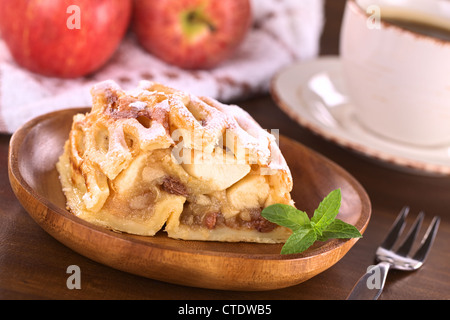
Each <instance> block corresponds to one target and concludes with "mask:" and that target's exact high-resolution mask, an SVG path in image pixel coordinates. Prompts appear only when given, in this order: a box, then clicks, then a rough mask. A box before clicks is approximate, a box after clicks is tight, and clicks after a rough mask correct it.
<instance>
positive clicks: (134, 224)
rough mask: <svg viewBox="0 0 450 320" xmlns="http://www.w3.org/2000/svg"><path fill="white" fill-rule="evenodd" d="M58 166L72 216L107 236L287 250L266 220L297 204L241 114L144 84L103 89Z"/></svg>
mask: <svg viewBox="0 0 450 320" xmlns="http://www.w3.org/2000/svg"><path fill="white" fill-rule="evenodd" d="M91 94H92V100H93V105H92V109H91V112H89V113H88V114H86V115H76V116H75V117H74V121H73V125H72V129H71V131H70V136H69V139H68V140H67V142H66V144H65V149H64V153H63V154H62V155H61V158H60V161H59V162H58V164H57V169H58V172H59V174H60V178H61V183H62V185H63V191H64V193H65V195H66V198H67V206H68V208H69V210H70V211H71V212H72V213H73V214H75V215H77V216H79V217H81V218H82V219H85V220H87V221H90V222H92V223H95V224H99V225H103V226H105V227H107V228H109V229H113V230H118V231H121V232H128V233H134V234H139V235H147V236H152V235H154V234H155V233H156V232H158V231H160V230H162V229H163V227H164V225H165V228H164V230H165V231H166V232H167V234H168V236H169V237H173V238H179V239H186V240H214V241H252V242H266V243H274V242H283V241H285V240H286V239H287V237H288V236H289V235H290V230H288V229H286V228H283V227H279V226H276V225H274V224H272V223H270V222H268V221H267V220H265V219H264V218H262V217H261V215H260V212H261V210H262V209H263V208H264V207H266V206H268V205H270V204H274V203H284V204H291V205H293V202H292V200H291V197H290V191H291V190H292V177H291V174H290V171H289V168H288V166H287V164H286V162H285V160H284V158H283V156H282V154H281V152H280V149H279V148H278V145H277V143H276V139H275V137H274V136H273V135H271V134H270V133H268V132H267V131H265V130H263V129H262V128H261V127H260V126H259V124H258V123H257V122H256V121H255V120H254V119H253V118H252V117H251V116H250V115H249V114H248V113H247V112H245V111H244V110H242V109H241V108H239V107H238V106H235V105H225V104H222V103H220V102H218V101H216V100H214V99H211V98H208V97H197V96H195V95H192V94H190V93H186V92H182V91H179V90H176V89H174V88H170V87H167V86H164V85H162V84H160V83H154V82H149V81H143V82H141V83H140V84H139V86H138V87H137V88H136V89H133V90H128V91H124V90H122V89H121V88H120V87H119V86H118V85H117V84H116V83H115V82H113V81H105V82H101V83H98V84H96V85H95V86H94V87H93V88H92V90H91Z"/></svg>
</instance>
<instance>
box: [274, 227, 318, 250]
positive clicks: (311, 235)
mask: <svg viewBox="0 0 450 320" xmlns="http://www.w3.org/2000/svg"><path fill="white" fill-rule="evenodd" d="M316 240H317V235H316V232H315V231H314V229H313V228H312V227H311V225H306V226H302V227H300V228H298V229H297V230H295V231H294V233H293V234H291V236H290V237H289V238H288V239H287V241H286V243H285V244H284V246H283V248H282V249H281V254H293V253H300V252H303V251H305V250H306V249H308V248H309V247H310V246H312V244H313V243H314V242H315V241H316Z"/></svg>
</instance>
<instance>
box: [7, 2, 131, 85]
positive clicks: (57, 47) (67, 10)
mask: <svg viewBox="0 0 450 320" xmlns="http://www.w3.org/2000/svg"><path fill="white" fill-rule="evenodd" d="M131 11H132V0H14V1H11V0H0V34H1V36H2V38H3V39H4V41H5V43H6V44H7V46H8V48H9V50H10V51H11V55H12V56H13V58H14V59H15V61H16V62H17V63H18V64H19V65H21V66H22V67H24V68H26V69H28V70H30V71H33V72H36V73H39V74H43V75H46V76H56V77H62V78H74V77H79V76H83V75H87V74H89V73H92V72H94V71H96V70H97V69H98V68H100V67H101V66H102V65H103V64H104V63H105V62H106V61H107V60H108V59H109V58H110V57H111V56H112V54H113V53H114V51H115V50H116V49H117V47H118V45H119V43H120V41H121V39H122V38H123V36H124V34H125V32H126V30H127V27H128V25H129V21H130V16H131Z"/></svg>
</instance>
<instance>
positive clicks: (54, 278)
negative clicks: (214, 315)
mask: <svg viewBox="0 0 450 320" xmlns="http://www.w3.org/2000/svg"><path fill="white" fill-rule="evenodd" d="M343 6H344V0H328V2H327V5H326V17H327V22H326V27H325V31H324V35H323V38H322V41H321V44H322V49H321V53H322V54H324V55H329V54H338V39H339V31H340V23H341V19H342V12H343ZM239 104H240V105H241V106H242V107H243V108H245V109H246V110H247V111H249V112H250V114H252V115H253V116H254V117H255V118H256V120H257V121H259V122H260V123H261V125H262V126H263V127H265V128H268V129H272V128H281V133H282V134H284V135H286V136H289V137H292V138H294V139H296V140H297V141H300V142H301V143H303V144H305V145H307V146H308V147H310V148H312V149H314V150H316V151H318V152H319V153H322V154H323V155H325V156H326V157H328V158H330V159H332V160H333V161H335V162H336V163H338V164H339V165H340V166H342V167H343V168H345V169H346V170H347V171H349V172H350V173H351V174H352V175H353V176H354V177H355V178H356V179H358V180H359V181H360V183H361V184H362V185H363V187H364V188H365V189H366V191H367V193H368V194H369V196H370V198H371V201H372V206H373V212H372V219H371V221H370V223H369V226H368V228H367V230H366V233H365V234H364V238H363V239H361V240H359V241H358V242H357V244H356V245H355V246H354V247H353V248H352V249H351V250H350V252H349V253H348V254H347V255H346V256H345V257H344V258H343V259H342V260H340V261H339V262H338V263H337V264H336V265H334V266H333V267H331V268H330V269H328V270H326V271H325V272H323V273H321V274H319V275H318V276H316V277H314V278H312V279H310V280H308V281H306V282H304V283H302V284H300V285H297V286H294V287H290V288H286V289H281V290H275V291H268V292H230V291H214V290H206V289H198V288H190V287H183V286H178V285H172V284H167V283H162V282H158V281H154V280H150V279H146V278H142V277H138V276H134V275H131V274H127V273H124V272H121V271H117V270H114V269H112V268H109V267H107V266H104V265H101V264H98V263H96V262H94V261H91V260H89V259H87V258H85V257H83V256H81V255H79V254H77V253H75V252H73V251H72V250H70V249H69V248H67V247H65V246H64V245H62V244H61V243H59V242H58V241H56V240H54V239H53V238H52V237H50V236H49V235H48V234H47V233H45V232H44V231H43V230H42V229H41V228H40V227H39V226H38V225H37V224H36V223H35V222H34V221H33V220H32V219H31V218H30V217H29V215H28V214H27V212H26V211H25V210H24V209H23V208H22V206H21V205H20V203H19V202H18V201H17V199H16V197H15V196H14V194H13V192H12V190H11V187H10V185H9V180H8V174H7V156H8V144H9V140H10V136H8V135H0V299H238V300H247V299H270V300H276V299H283V300H291V299H327V300H329V299H337V300H338V299H345V297H346V296H347V294H348V293H349V292H350V290H351V289H352V287H353V285H354V284H355V282H356V281H357V280H358V279H359V277H360V276H361V275H362V274H363V273H364V272H365V271H366V269H367V267H368V266H369V265H371V264H373V263H374V260H373V258H374V252H375V250H376V247H377V246H378V245H379V243H380V242H381V241H382V240H383V238H384V235H385V233H386V231H387V230H388V228H389V226H390V225H391V223H392V222H393V219H394V218H395V216H396V215H397V213H398V211H399V210H400V209H401V208H402V207H403V206H404V205H409V206H410V207H411V209H412V213H414V214H412V215H411V216H412V217H411V219H408V221H411V220H412V219H413V217H414V216H415V213H417V212H418V211H419V210H422V209H423V210H425V211H426V213H427V216H426V218H425V221H424V225H427V224H428V223H429V222H430V220H431V216H432V215H440V216H441V218H442V221H441V225H440V229H439V233H438V236H437V238H436V241H435V244H434V247H433V249H432V251H431V253H430V255H429V257H428V260H427V262H426V264H425V265H424V267H423V268H422V269H420V270H418V271H416V272H413V273H406V272H397V271H392V272H391V273H390V274H389V276H388V280H387V284H386V288H385V291H384V292H383V294H382V295H381V297H380V299H386V300H395V299H408V300H409V299H419V300H428V299H436V300H441V299H450V250H449V244H450V178H437V177H429V176H428V177H427V176H420V175H414V174H409V173H404V172H400V171H397V170H393V169H391V168H388V167H385V166H383V165H381V164H379V163H376V162H374V161H371V160H369V159H366V158H364V157H361V156H359V155H356V154H354V153H353V152H351V151H349V150H345V149H343V148H341V147H339V146H336V145H335V144H333V143H331V142H328V141H325V140H324V139H322V138H320V137H318V136H316V135H314V134H312V133H311V132H309V131H307V130H305V129H304V128H302V127H300V126H299V125H298V124H297V123H295V122H294V121H292V120H290V119H289V118H288V117H287V116H286V115H285V114H284V113H283V112H282V111H280V110H279V109H278V107H277V106H276V105H275V103H274V102H273V100H272V99H271V97H270V96H269V95H266V96H259V97H255V98H252V99H250V100H246V101H242V102H239ZM70 265H77V266H79V267H80V269H81V289H80V290H77V289H73V290H69V289H68V288H67V286H66V281H67V278H68V277H69V274H67V273H66V271H67V267H68V266H70Z"/></svg>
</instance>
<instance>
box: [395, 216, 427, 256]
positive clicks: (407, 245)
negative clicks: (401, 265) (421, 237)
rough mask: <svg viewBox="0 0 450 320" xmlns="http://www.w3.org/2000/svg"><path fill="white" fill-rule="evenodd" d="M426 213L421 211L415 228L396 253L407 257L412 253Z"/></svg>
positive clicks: (412, 228)
mask: <svg viewBox="0 0 450 320" xmlns="http://www.w3.org/2000/svg"><path fill="white" fill-rule="evenodd" d="M423 216H424V213H423V211H421V212H420V213H419V215H418V216H417V218H416V221H415V222H414V224H413V226H412V227H411V229H410V230H409V232H408V235H407V237H406V238H405V240H404V241H403V243H402V244H401V245H400V247H399V248H398V250H397V251H396V253H397V254H398V255H401V256H407V255H408V254H409V252H410V251H411V247H412V245H413V243H414V240H416V237H417V233H418V231H419V229H420V225H421V224H422V220H423Z"/></svg>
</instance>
